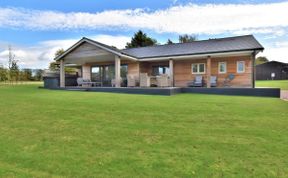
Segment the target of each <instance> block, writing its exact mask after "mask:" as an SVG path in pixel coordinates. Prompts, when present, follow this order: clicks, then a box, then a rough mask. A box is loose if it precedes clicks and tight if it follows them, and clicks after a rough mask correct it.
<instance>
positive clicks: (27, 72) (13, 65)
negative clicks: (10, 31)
mask: <svg viewBox="0 0 288 178" xmlns="http://www.w3.org/2000/svg"><path fill="white" fill-rule="evenodd" d="M18 62H19V60H17V59H16V56H15V54H14V53H13V52H12V49H11V47H10V46H9V54H8V62H7V63H8V64H7V65H6V66H4V65H3V64H0V82H20V81H41V80H42V76H43V70H42V69H20V68H19V65H18Z"/></svg>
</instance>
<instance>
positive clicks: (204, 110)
mask: <svg viewBox="0 0 288 178" xmlns="http://www.w3.org/2000/svg"><path fill="white" fill-rule="evenodd" d="M0 111H1V112H0V177H229V178H232V177H288V154H287V153H288V152H287V151H288V102H285V101H282V100H280V99H277V98H261V97H239V96H235V97H232V96H216V95H200V94H179V95H175V96H145V95H128V94H109V93H93V92H75V91H52V90H45V89H38V88H37V85H33V84H31V85H18V86H0Z"/></svg>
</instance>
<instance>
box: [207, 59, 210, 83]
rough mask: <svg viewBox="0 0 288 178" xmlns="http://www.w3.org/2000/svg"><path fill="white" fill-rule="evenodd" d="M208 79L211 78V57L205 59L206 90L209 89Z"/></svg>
mask: <svg viewBox="0 0 288 178" xmlns="http://www.w3.org/2000/svg"><path fill="white" fill-rule="evenodd" d="M210 78H211V57H210V56H208V58H207V88H210V87H211V83H210Z"/></svg>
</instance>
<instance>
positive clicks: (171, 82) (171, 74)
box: [169, 59, 174, 87]
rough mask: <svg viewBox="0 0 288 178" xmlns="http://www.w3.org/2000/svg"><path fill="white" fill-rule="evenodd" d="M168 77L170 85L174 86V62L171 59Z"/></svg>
mask: <svg viewBox="0 0 288 178" xmlns="http://www.w3.org/2000/svg"><path fill="white" fill-rule="evenodd" d="M169 77H170V86H171V87H174V63H173V60H172V59H170V60H169Z"/></svg>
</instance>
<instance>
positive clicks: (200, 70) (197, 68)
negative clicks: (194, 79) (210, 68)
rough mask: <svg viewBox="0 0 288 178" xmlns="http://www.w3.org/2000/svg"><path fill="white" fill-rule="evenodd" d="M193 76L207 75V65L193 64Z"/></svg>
mask: <svg viewBox="0 0 288 178" xmlns="http://www.w3.org/2000/svg"><path fill="white" fill-rule="evenodd" d="M192 74H205V64H204V63H199V64H192Z"/></svg>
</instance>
